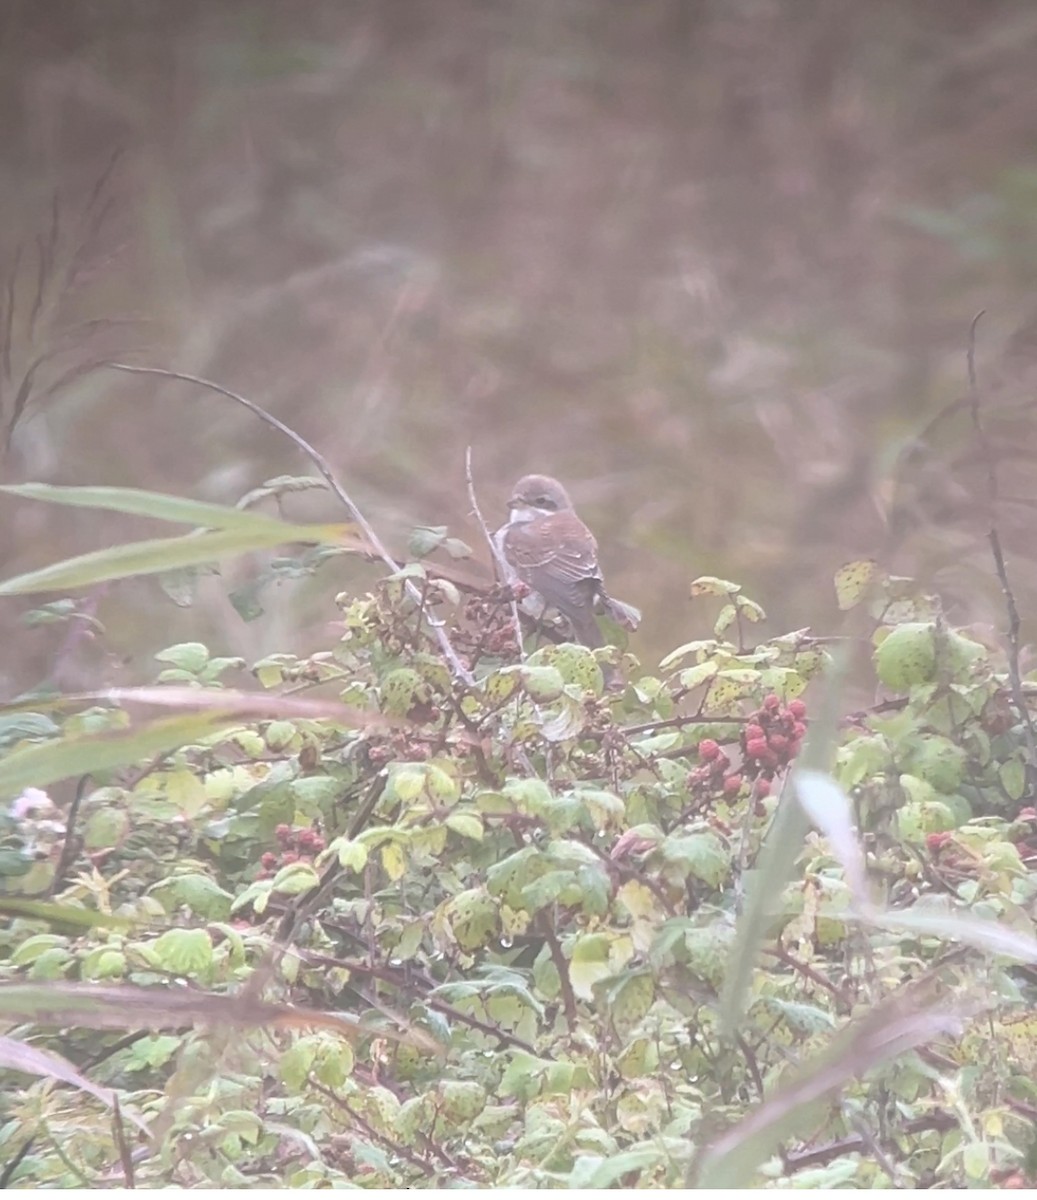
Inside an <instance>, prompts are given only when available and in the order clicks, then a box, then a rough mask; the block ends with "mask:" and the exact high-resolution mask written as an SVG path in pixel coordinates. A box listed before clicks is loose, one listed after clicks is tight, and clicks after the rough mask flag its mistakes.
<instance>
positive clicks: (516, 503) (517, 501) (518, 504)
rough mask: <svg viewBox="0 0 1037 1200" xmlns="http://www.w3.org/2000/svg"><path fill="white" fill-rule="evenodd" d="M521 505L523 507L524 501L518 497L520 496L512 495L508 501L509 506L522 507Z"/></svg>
mask: <svg viewBox="0 0 1037 1200" xmlns="http://www.w3.org/2000/svg"><path fill="white" fill-rule="evenodd" d="M521 507H522V501H521V500H520V499H519V498H518V496H512V497H511V499H510V500H509V501H508V508H521Z"/></svg>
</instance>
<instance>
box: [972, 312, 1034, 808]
mask: <svg viewBox="0 0 1037 1200" xmlns="http://www.w3.org/2000/svg"><path fill="white" fill-rule="evenodd" d="M982 316H983V310H980V312H978V313H976V315H975V316H974V317H973V318H972V324H971V325H970V326H969V345H968V351H967V353H966V363H967V365H968V374H969V407H970V410H971V412H972V425H973V428H974V429H975V431H976V440H977V442H978V443H979V451H980V456H981V457H982V459H983V462H984V464H985V465H986V469H987V502H988V504H989V505H990V528H989V530H988V531H987V541H988V542H989V543H990V550H991V553H992V554H993V556H994V569H995V571H996V572H997V578H998V582H999V583H1000V584H1001V593H1002V595H1003V596H1004V598H1005V606H1006V608H1007V610H1008V655H1007V657H1008V682H1009V685H1010V687H1011V692H1012V700H1013V702H1014V704H1015V706H1016V709H1017V710H1018V712H1019V718H1020V720H1021V721H1022V723H1023V732H1024V735H1025V737H1026V748H1027V750H1028V751H1029V754H1030V761H1029V762H1028V763H1027V766H1026V776H1027V794H1028V795H1030V796H1032V795H1033V793H1034V790H1035V783H1037V778H1035V777H1037V733H1035V731H1034V727H1033V718H1032V717H1031V716H1030V710H1029V708H1028V707H1027V704H1026V697H1025V695H1024V693H1023V679H1022V672H1021V670H1020V668H1019V630H1020V626H1021V622H1020V620H1019V609H1018V607H1017V606H1016V602H1015V593H1014V592H1013V591H1012V588H1011V585H1010V583H1009V582H1008V568H1007V566H1006V565H1005V555H1004V550H1003V549H1002V546H1001V535H1000V533H999V532H998V528H997V508H996V506H997V501H998V481H997V466H996V464H995V461H994V453H993V450H992V449H991V446H990V440H989V439H988V437H987V433H986V430H985V428H984V427H983V421H982V418H981V415H980V395H979V383H978V380H977V376H976V327H977V326H978V325H979V322H980V318H981V317H982Z"/></svg>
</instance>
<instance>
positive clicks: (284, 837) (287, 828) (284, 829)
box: [274, 825, 292, 842]
mask: <svg viewBox="0 0 1037 1200" xmlns="http://www.w3.org/2000/svg"><path fill="white" fill-rule="evenodd" d="M274 833H275V834H277V840H278V841H279V842H286V841H288V839H289V838H290V837H291V836H292V827H291V825H278V827H277V828H276V829H275V830H274Z"/></svg>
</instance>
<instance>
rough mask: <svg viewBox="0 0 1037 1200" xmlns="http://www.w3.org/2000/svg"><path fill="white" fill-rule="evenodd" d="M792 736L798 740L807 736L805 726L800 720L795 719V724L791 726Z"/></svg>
mask: <svg viewBox="0 0 1037 1200" xmlns="http://www.w3.org/2000/svg"><path fill="white" fill-rule="evenodd" d="M792 736H793V737H794V738H796V739H797V741H800V742H801V741H802V740H803V739H804V738H805V737H806V736H807V727H806V726H805V725H804V724H803V722H802V721H797V722H796V723H795V725H793V726H792Z"/></svg>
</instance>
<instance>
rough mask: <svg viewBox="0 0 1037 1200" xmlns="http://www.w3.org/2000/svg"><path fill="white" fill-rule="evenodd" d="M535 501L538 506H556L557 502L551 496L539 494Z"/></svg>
mask: <svg viewBox="0 0 1037 1200" xmlns="http://www.w3.org/2000/svg"><path fill="white" fill-rule="evenodd" d="M534 503H535V504H536V506H537V508H554V507H555V502H554V501H553V500H552V499H551V497H550V496H537V498H536V500H535V501H534Z"/></svg>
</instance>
